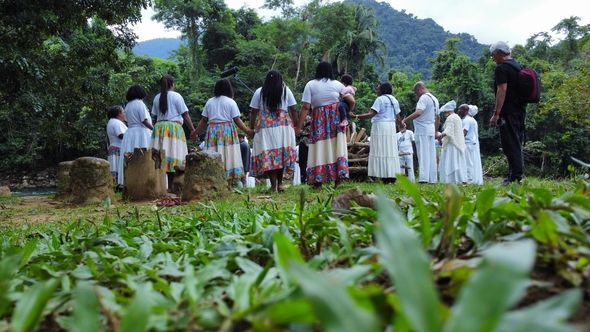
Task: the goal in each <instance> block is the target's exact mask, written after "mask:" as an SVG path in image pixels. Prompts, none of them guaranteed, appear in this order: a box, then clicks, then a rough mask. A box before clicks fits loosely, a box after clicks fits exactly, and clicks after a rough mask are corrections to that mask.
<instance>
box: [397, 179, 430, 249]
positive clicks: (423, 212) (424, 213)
mask: <svg viewBox="0 0 590 332" xmlns="http://www.w3.org/2000/svg"><path fill="white" fill-rule="evenodd" d="M397 183H398V185H399V187H400V188H401V189H402V190H404V191H405V192H406V193H407V194H408V195H410V197H412V198H413V199H414V202H415V203H416V210H417V212H416V211H414V213H416V214H418V217H420V226H421V228H420V229H421V231H422V232H421V237H422V244H423V246H424V247H425V248H428V247H430V242H431V241H432V229H431V223H430V216H429V214H428V210H427V209H426V204H425V203H424V200H423V199H422V194H420V191H419V190H418V187H417V186H416V184H415V183H413V182H412V181H410V180H408V178H407V177H405V176H400V177H398V179H397Z"/></svg>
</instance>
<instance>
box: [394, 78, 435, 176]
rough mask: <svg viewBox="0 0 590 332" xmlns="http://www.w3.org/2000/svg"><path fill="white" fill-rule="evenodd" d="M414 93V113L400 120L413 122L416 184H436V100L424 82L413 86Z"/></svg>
mask: <svg viewBox="0 0 590 332" xmlns="http://www.w3.org/2000/svg"><path fill="white" fill-rule="evenodd" d="M414 93H415V94H416V96H418V98H419V99H418V103H416V111H414V113H412V114H410V115H408V116H407V117H406V118H405V119H403V120H402V122H403V123H404V124H406V123H407V122H408V121H412V120H414V136H415V139H416V154H417V156H418V182H420V183H437V182H438V177H437V165H436V148H435V146H434V137H435V133H436V132H437V131H438V127H439V124H440V117H439V114H438V110H439V103H438V99H436V97H435V96H433V95H432V94H431V93H430V92H429V91H428V89H426V85H425V84H424V82H421V81H418V82H416V84H414Z"/></svg>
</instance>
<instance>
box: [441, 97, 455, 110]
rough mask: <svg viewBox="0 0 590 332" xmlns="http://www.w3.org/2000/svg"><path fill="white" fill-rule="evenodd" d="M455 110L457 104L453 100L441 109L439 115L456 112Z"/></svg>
mask: <svg viewBox="0 0 590 332" xmlns="http://www.w3.org/2000/svg"><path fill="white" fill-rule="evenodd" d="M455 108H457V103H456V102H455V101H454V100H451V101H449V102H448V103H446V104H444V105H443V106H442V107H441V108H440V110H439V113H444V112H454V111H455Z"/></svg>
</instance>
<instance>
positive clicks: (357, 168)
mask: <svg viewBox="0 0 590 332" xmlns="http://www.w3.org/2000/svg"><path fill="white" fill-rule="evenodd" d="M368 170H369V168H368V167H366V166H352V167H348V172H349V173H363V172H364V173H366V172H368Z"/></svg>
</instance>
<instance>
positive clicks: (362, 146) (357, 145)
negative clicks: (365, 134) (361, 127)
mask: <svg viewBox="0 0 590 332" xmlns="http://www.w3.org/2000/svg"><path fill="white" fill-rule="evenodd" d="M368 147H369V143H349V144H348V149H349V150H350V148H368Z"/></svg>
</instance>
